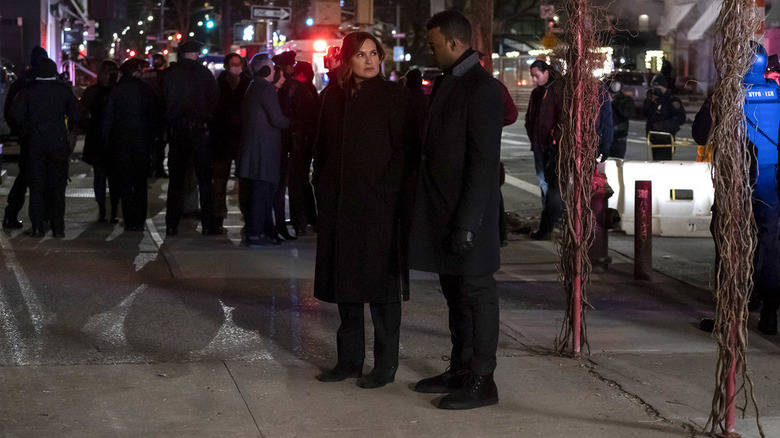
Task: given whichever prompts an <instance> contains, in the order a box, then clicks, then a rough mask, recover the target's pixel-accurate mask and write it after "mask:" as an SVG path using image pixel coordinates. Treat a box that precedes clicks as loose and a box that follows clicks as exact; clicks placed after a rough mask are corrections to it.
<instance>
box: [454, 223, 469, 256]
mask: <svg viewBox="0 0 780 438" xmlns="http://www.w3.org/2000/svg"><path fill="white" fill-rule="evenodd" d="M473 248H474V234H473V233H472V232H471V231H469V230H464V229H462V228H455V230H454V231H453V232H452V234H450V251H451V252H452V253H454V254H457V255H459V256H463V255H466V254H468V253H469V252H470V251H471V250H472V249H473Z"/></svg>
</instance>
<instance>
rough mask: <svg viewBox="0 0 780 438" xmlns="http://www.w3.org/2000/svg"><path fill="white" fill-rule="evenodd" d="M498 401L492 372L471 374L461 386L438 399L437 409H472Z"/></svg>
mask: <svg viewBox="0 0 780 438" xmlns="http://www.w3.org/2000/svg"><path fill="white" fill-rule="evenodd" d="M497 403H498V388H496V382H495V381H494V380H493V374H492V373H491V374H488V375H486V376H477V375H476V374H472V375H470V376H469V379H468V381H467V382H466V384H465V385H464V386H463V388H461V389H459V390H458V391H455V392H453V393H452V394H449V395H445V396H444V397H443V398H442V399H441V401H439V409H474V408H479V407H482V406H489V405H494V404H497Z"/></svg>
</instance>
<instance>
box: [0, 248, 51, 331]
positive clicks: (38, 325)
mask: <svg viewBox="0 0 780 438" xmlns="http://www.w3.org/2000/svg"><path fill="white" fill-rule="evenodd" d="M0 247H2V248H3V254H4V255H5V266H6V267H7V268H8V269H9V270H10V271H11V272H13V273H14V276H15V277H16V282H17V283H19V290H20V291H21V293H22V298H23V299H24V304H25V306H27V312H28V313H29V314H30V321H32V324H33V328H34V329H35V334H36V335H38V334H40V333H41V330H42V329H43V324H44V316H43V310H42V308H41V303H40V301H38V296H37V295H36V294H35V290H34V289H33V287H32V285H31V284H30V279H29V278H27V275H26V274H25V273H24V269H23V268H22V265H20V264H19V262H18V261H17V260H16V255H15V253H14V252H13V248H12V247H11V242H9V241H8V239H6V237H5V236H4V235H3V234H0Z"/></svg>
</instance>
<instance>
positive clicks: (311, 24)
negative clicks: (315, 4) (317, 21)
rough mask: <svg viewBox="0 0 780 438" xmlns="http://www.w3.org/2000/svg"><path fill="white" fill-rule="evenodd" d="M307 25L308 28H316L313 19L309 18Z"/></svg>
mask: <svg viewBox="0 0 780 438" xmlns="http://www.w3.org/2000/svg"><path fill="white" fill-rule="evenodd" d="M306 25H307V26H314V19H313V18H307V19H306Z"/></svg>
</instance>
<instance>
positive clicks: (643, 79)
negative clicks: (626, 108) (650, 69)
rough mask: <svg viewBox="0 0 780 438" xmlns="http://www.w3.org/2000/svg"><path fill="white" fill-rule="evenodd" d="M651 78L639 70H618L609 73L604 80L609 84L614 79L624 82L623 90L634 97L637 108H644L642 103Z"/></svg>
mask: <svg viewBox="0 0 780 438" xmlns="http://www.w3.org/2000/svg"><path fill="white" fill-rule="evenodd" d="M650 79H651V78H649V77H648V76H647V75H646V74H645V73H643V72H638V71H618V72H615V73H612V74H610V75H608V76H607V77H606V78H605V79H604V82H606V84H607V86H609V84H610V83H612V81H620V83H621V84H623V92H624V93H626V94H627V95H629V96H631V98H632V99H634V105H635V106H636V107H637V109H640V110H641V109H642V105H643V104H644V102H645V97H647V89H648V88H649V86H650Z"/></svg>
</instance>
